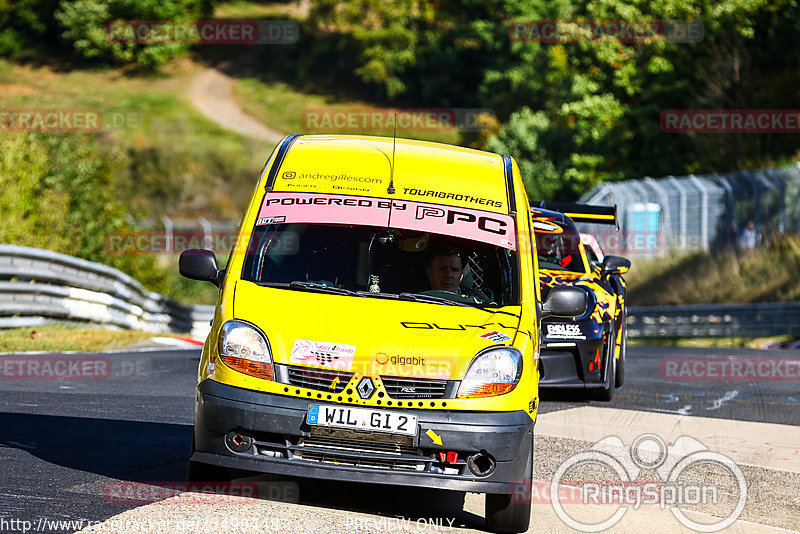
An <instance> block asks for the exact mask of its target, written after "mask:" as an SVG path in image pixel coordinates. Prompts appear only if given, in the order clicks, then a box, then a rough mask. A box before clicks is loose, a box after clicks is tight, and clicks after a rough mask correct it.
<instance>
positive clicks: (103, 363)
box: [0, 347, 800, 532]
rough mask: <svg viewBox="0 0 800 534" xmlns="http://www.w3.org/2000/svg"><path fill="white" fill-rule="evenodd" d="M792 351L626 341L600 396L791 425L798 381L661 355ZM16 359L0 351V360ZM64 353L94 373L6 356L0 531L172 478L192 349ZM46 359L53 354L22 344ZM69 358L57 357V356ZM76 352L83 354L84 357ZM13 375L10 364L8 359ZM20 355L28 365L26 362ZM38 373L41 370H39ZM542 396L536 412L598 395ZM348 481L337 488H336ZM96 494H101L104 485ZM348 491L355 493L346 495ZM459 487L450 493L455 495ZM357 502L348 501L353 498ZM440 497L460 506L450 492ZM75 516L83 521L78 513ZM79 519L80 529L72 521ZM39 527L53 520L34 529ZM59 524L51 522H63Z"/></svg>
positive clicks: (326, 504) (325, 498) (339, 496)
mask: <svg viewBox="0 0 800 534" xmlns="http://www.w3.org/2000/svg"><path fill="white" fill-rule="evenodd" d="M764 357H770V358H794V359H798V358H800V352H796V351H795V352H790V351H769V352H767V351H751V350H731V349H679V348H651V347H629V349H628V363H627V368H626V375H627V379H626V385H625V387H624V389H622V390H619V391H618V392H617V395H616V397H615V398H614V400H613V401H612V402H611V403H610V404H608V406H613V407H615V408H622V409H631V410H642V411H653V412H664V413H681V414H687V415H697V416H703V417H713V418H724V419H735V420H742V421H760V422H771V423H780V424H787V425H795V426H798V425H800V411H798V409H797V408H798V401H800V380H798V379H793V380H774V381H773V380H770V381H767V380H744V381H738V380H737V381H728V382H725V381H723V380H719V379H714V380H705V381H691V382H681V381H667V380H664V379H663V378H662V376H661V371H662V365H663V364H662V359H664V358H694V359H708V358H715V359H719V358H722V359H729V360H738V361H742V362H746V361H748V359H752V358H764ZM7 358H12V359H13V358H14V357H12V356H10V355H0V359H7ZM60 358H66V359H67V360H69V361H72V362H73V364H74V362H75V361H77V360H78V359H81V360H89V361H92V362H93V364H92V365H94V369H95V370H96V371H98V372H97V373H96V376H94V379H82V380H51V379H35V380H33V379H25V380H22V379H18V377H17V376H9V373H7V372H6V371H7V370H8V369H9V368H8V367H6V362H3V367H2V368H3V370H4V376H3V377H2V379H0V531H8V532H12V531H21V530H20V529H19V528H18V527H19V526H20V523H17V524H16V525H17V527H16V528H15V527H14V526H13V525H12V524H10V523H3V520H6V521H8V520H11V519H16V520H18V521H22V520H27V521H31V524H32V525H34V526H36V525H37V524H38V522H39V521H40V518H42V517H46V518H47V519H49V520H55V519H72V520H84V521H92V522H95V521H99V520H102V519H105V518H108V517H111V516H113V515H116V514H119V513H120V512H123V511H124V510H126V508H132V507H133V506H132V505H128V506H126V505H120V504H115V503H109V502H107V500H108V499H107V490H106V483H107V482H108V481H113V480H117V481H119V480H122V481H133V482H135V481H180V480H183V476H184V472H185V464H186V457H187V454H188V448H189V442H190V439H191V430H192V427H191V425H192V419H193V409H194V406H193V388H194V381H195V374H196V368H197V362H198V359H199V350H157V351H149V352H116V353H105V354H98V355H92V354H83V355H62V356H60ZM23 361H25V362H28V361H38V362H39V363H40V364H41V365H40V367H39V368H38V369H39V371H40V372H41V370H43V369H45V365H44V364H45V362H46V361H49V362H50V364H51V366H52V365H53V364H54V362H56V361H58V360H57V359H54V355H43V354H36V355H27V356H25V358H24V360H23ZM65 361H66V360H65ZM81 363H83V362H81ZM10 365H12V367H11V368H10V369H11V375H13V374H14V373H17V374H19V372H20V369H22V368H20V367H19V365H21V364H19V361H18V360H13V361H12V364H10ZM24 365H29V364H27V363H25V364H24ZM39 376H40V377H41V376H42V375H41V374H40V375H39ZM573 398H574V395H570V394H567V393H563V392H562V393H559V394H547V395H543V399H542V403H541V408H540V410H541V413H549V412H554V411H558V410H564V409H567V408H572V407H580V406H587V405H592V406H607V404H605V403H597V402H585V401H574V400H572V399H573ZM300 482H301V485H300V495H301V499H302V501H301V503H302V504H307V505H311V506H313V507H322V508H329V509H332V510H339V511H342V510H348V509H356V510H359V511H366V512H367V513H371V514H377V515H387V514H388V515H391V514H393V513H398V512H399V511H402V512H404V513H405V514H409V513H410V512H409V507H410V508H411V509H412V511H413V512H415V513H418V514H420V515H421V516H424V514H429V516H430V513H432V512H431V510H430V509H432V508H441V506H442V504H443V503H442V502H441V501H440V500H439V499H441V498H443V497H442V496H441V494H436V495H437V496H436V497H431V496H430V494H429V493H426V492H424V491H422V490H415V489H412V490H405V491H403V492H399V490H397V489H395V488H375V487H371V486H361V485H355V484H352V485H346V486H343V485H339V486H337V487H336V488H333V487H330V486H328V485H326V484H320V483H319V481H315V483H314V484H308V483H304V482H302V481H300ZM343 488H345V489H343ZM104 493H105V495H104ZM354 496H355V497H354ZM456 498H457V496H456ZM354 502H355V503H358V504H357V506H355V507H354V505H353V503H354ZM448 508H449V509H450V510H451V511H452V510H459V509H460V508H459V504H458V503H452V504H451V505H450V506H448ZM454 515H458V519H459V522H460V523H462V524H467V525H470V526H472V527H473V528H480V524H481V521H482V519H481V518H480V517H478V516H476V515H475V514H470V513H468V512H460V513H456V514H454ZM82 526H87V524H84V525H82ZM73 530H77V529H73ZM39 531H59V530H56V529H47V528H39ZM65 531H66V530H60V532H65Z"/></svg>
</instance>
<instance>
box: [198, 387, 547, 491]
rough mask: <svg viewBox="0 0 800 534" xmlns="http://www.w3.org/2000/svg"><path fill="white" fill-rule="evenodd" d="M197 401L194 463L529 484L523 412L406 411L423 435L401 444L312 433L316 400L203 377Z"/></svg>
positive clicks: (453, 486)
mask: <svg viewBox="0 0 800 534" xmlns="http://www.w3.org/2000/svg"><path fill="white" fill-rule="evenodd" d="M195 402H196V409H195V426H194V445H195V447H194V451H193V453H192V457H191V460H192V461H193V462H199V463H204V464H211V465H217V466H222V467H227V468H232V469H240V470H247V471H258V472H264V473H275V474H281V475H286V476H296V477H311V478H325V479H328V480H340V481H350V482H364V483H377V484H391V485H402V486H418V487H427V488H439V489H450V490H457V491H469V492H476V493H507V492H509V491H512V484H514V483H524V481H526V480H529V479H530V476H531V468H532V464H531V458H532V452H533V451H532V449H533V422H532V420H531V418H530V416H529V415H528V414H527V413H526V412H523V411H516V412H458V411H445V410H412V409H404V410H401V411H402V412H403V413H405V414H413V415H416V416H417V418H418V432H417V437H416V438H414V442H413V443H407V444H404V445H403V446H401V447H395V446H394V445H392V444H388V445H387V443H386V442H385V441H382V442H380V443H374V442H371V441H369V440H366V439H358V437H357V436H356V439H345V440H343V441H342V440H341V439H339V438H340V436H339V437H326V436H320V435H319V432H318V431H315V433H314V435H312V428H311V427H310V426H309V425H308V423H307V422H306V413H307V410H308V405H309V404H316V403H318V402H319V401H312V400H311V399H303V398H299V397H291V396H284V395H275V394H271V393H264V392H259V391H251V390H247V389H242V388H237V387H233V386H229V385H225V384H221V383H218V382H215V381H213V380H204V381H203V382H201V383H200V384H199V385H198V386H197V390H196V394H195ZM342 405H343V406H348V405H347V404H342ZM380 410H381V411H386V410H392V409H391V408H380ZM430 430H432V431H433V434H435V435H436V436H438V437H439V438H441V442H442V444H441V445H438V444H436V443H433V441H432V438H431V437H430V435H431V433H429V432H428V431H430ZM231 432H236V433H239V434H240V435H243V436H246V437H248V438H250V439H251V440H252V445H251V446H249V447H248V448H247V450H244V451H242V452H235V451H234V450H232V448H231V447H230V446H229V445H226V435H228V434H229V433H231ZM371 436H372V437H375V434H374V433H372V434H371ZM351 437H352V436H351ZM362 437H369V436H362ZM389 439H391V438H389ZM437 441H438V440H437ZM229 443H230V442H229ZM342 443H345V446H344V448H343V447H342ZM348 445H351V446H348ZM233 448H236V447H233ZM448 452H450V458H447V453H448ZM441 453H445V454H444V455H442V454H441ZM453 453H457V460H456V461H454V462H453V461H450V460H453V459H455V455H453ZM443 456H444V457H443ZM487 456H488V457H491V459H492V461H493V467H492V470H491V472H489V473H487V474H485V475H483V476H481V475H476V474H475V472H474V469H471V468H470V463H471V462H470V460H471V459H472V460H475V461H473V462H472V467H473V468H477V467H486V466H487V465H491V462H490V463H489V464H487V462H486V458H487ZM443 460H446V461H443ZM477 470H478V471H480V469H477Z"/></svg>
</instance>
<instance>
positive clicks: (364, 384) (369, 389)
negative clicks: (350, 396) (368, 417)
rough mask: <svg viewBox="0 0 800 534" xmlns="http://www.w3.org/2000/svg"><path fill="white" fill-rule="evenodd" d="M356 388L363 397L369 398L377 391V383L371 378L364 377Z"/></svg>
mask: <svg viewBox="0 0 800 534" xmlns="http://www.w3.org/2000/svg"><path fill="white" fill-rule="evenodd" d="M356 389H357V390H358V394H359V395H361V398H362V399H368V398H370V397H371V396H372V394H373V393H375V385H374V384H373V383H372V379H371V378H362V379H361V382H359V383H358V387H356Z"/></svg>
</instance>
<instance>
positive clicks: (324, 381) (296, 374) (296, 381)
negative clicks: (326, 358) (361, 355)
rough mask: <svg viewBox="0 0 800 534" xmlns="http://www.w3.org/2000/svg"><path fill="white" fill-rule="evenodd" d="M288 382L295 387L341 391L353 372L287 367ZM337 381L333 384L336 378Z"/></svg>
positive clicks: (332, 391) (333, 391) (330, 391)
mask: <svg viewBox="0 0 800 534" xmlns="http://www.w3.org/2000/svg"><path fill="white" fill-rule="evenodd" d="M288 374H289V377H288V380H289V384H291V385H293V386H297V387H302V388H308V389H316V390H318V391H327V392H329V393H341V392H342V391H344V388H345V387H346V386H347V383H348V382H350V379H351V378H353V373H348V372H345V371H336V370H328V369H311V368H308V367H294V366H290V367H289V368H288ZM337 377H338V378H339V381H338V382H336V385H333V384H334V381H335V379H336V378H337Z"/></svg>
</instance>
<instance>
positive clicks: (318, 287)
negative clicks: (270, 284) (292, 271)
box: [289, 280, 357, 296]
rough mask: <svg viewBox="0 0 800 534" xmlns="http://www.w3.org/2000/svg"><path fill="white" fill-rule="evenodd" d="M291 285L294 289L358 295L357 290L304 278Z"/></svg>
mask: <svg viewBox="0 0 800 534" xmlns="http://www.w3.org/2000/svg"><path fill="white" fill-rule="evenodd" d="M289 287H290V288H292V289H310V290H312V291H319V292H321V293H332V294H334V295H351V296H357V293H356V292H355V291H350V290H349V289H345V288H343V287H333V286H326V285H325V284H320V283H319V282H306V281H302V280H295V281H294V282H291V283H289Z"/></svg>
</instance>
